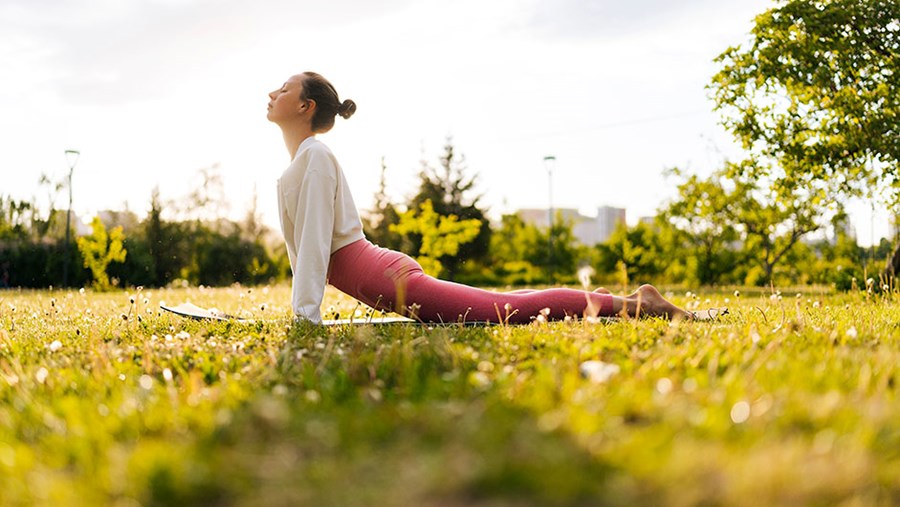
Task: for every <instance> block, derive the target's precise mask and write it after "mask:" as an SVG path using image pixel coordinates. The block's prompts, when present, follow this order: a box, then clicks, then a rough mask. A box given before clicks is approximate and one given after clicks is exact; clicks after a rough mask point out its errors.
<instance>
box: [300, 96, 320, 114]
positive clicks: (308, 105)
mask: <svg viewBox="0 0 900 507" xmlns="http://www.w3.org/2000/svg"><path fill="white" fill-rule="evenodd" d="M315 111H316V101H315V100H312V99H306V100H301V101H300V104H298V105H297V112H298V113H306V112H309V113H314V112H315Z"/></svg>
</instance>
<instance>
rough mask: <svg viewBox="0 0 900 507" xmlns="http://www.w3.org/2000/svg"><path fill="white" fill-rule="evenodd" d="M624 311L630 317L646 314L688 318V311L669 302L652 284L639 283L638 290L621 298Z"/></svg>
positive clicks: (689, 316)
mask: <svg viewBox="0 0 900 507" xmlns="http://www.w3.org/2000/svg"><path fill="white" fill-rule="evenodd" d="M622 304H623V306H624V307H625V311H626V312H627V313H628V315H630V316H632V317H638V316H641V315H646V316H648V317H667V318H670V319H674V318H682V319H690V318H692V317H693V316H692V315H691V313H690V312H687V311H685V310H682V309H681V308H679V307H677V306H675V305H674V304H672V303H671V302H669V301H668V300H667V299H666V298H664V297H663V296H662V294H660V293H659V291H658V290H656V287H654V286H652V285H641V286H640V287H638V290H636V291H634V292H633V293H631V294H629V295H628V296H625V297H623V298H622Z"/></svg>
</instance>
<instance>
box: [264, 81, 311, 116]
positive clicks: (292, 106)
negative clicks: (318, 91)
mask: <svg viewBox="0 0 900 507" xmlns="http://www.w3.org/2000/svg"><path fill="white" fill-rule="evenodd" d="M302 91H303V77H302V76H293V77H291V78H290V79H288V80H287V81H286V82H285V83H284V85H283V86H282V87H281V88H279V89H277V90H275V91H273V92H270V93H269V111H268V113H267V114H266V117H267V118H268V119H269V121H271V122H273V123H278V124H280V123H283V122H285V121H288V120H292V119H295V118H297V117H298V116H299V115H301V114H302V113H304V112H305V111H307V110H308V109H309V102H308V101H306V100H302V99H301V98H300V94H301V92H302Z"/></svg>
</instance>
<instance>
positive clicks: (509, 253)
mask: <svg viewBox="0 0 900 507" xmlns="http://www.w3.org/2000/svg"><path fill="white" fill-rule="evenodd" d="M490 254H491V262H490V264H491V266H492V267H493V269H492V271H493V273H494V274H495V275H497V276H498V277H499V281H501V282H502V283H505V284H508V285H519V284H532V283H535V282H538V281H543V280H545V279H546V278H547V274H546V273H545V272H544V270H543V269H542V268H541V264H542V263H543V262H546V259H547V235H546V234H542V233H541V231H540V229H538V227H537V226H535V225H531V224H527V223H525V221H524V220H522V218H521V217H520V216H519V215H515V214H512V215H503V216H502V217H501V218H500V227H499V229H497V230H495V231H494V232H493V233H492V234H491V248H490Z"/></svg>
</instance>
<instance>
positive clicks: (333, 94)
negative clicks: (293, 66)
mask: <svg viewBox="0 0 900 507" xmlns="http://www.w3.org/2000/svg"><path fill="white" fill-rule="evenodd" d="M302 76H303V92H302V93H301V94H300V98H302V99H304V100H312V101H315V103H316V113H315V114H314V115H313V119H312V129H313V132H319V133H324V132H328V131H329V130H331V127H333V126H334V117H335V116H336V115H341V118H344V119H345V120H346V119H347V118H350V117H351V116H353V113H355V112H356V102H353V101H352V100H350V99H347V100H345V101H343V102H341V100H340V99H339V98H338V94H337V90H335V89H334V86H332V84H331V83H329V82H328V80H327V79H325V78H324V77H322V76H321V75H319V74H316V73H315V72H308V71H307V72H304V73H303V74H302Z"/></svg>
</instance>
